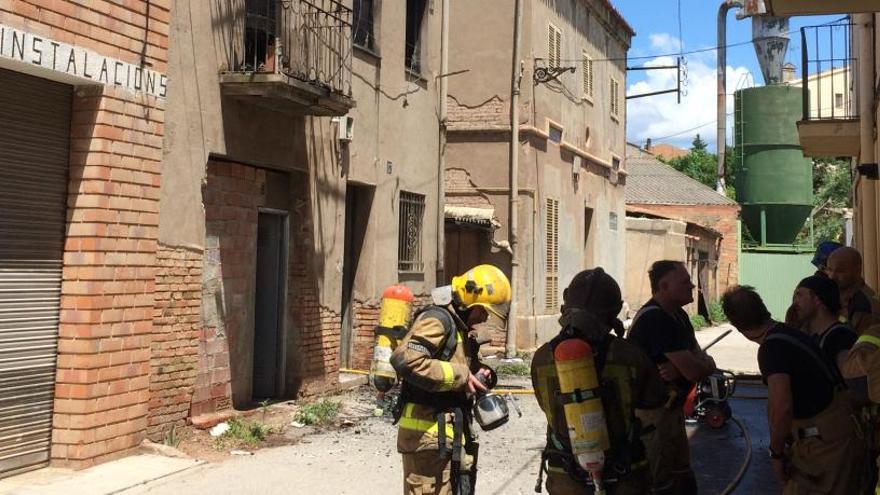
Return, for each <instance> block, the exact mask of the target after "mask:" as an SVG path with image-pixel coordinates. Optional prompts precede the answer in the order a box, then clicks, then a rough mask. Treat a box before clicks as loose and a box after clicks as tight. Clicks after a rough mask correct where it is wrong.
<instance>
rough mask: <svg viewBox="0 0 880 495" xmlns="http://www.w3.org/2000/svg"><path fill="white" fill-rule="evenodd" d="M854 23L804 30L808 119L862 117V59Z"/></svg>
mask: <svg viewBox="0 0 880 495" xmlns="http://www.w3.org/2000/svg"><path fill="white" fill-rule="evenodd" d="M852 27H853V24H852V23H850V22H840V23H834V24H823V25H820V26H806V27H802V28H801V74H802V76H801V88H802V90H803V119H804V120H837V119H856V118H858V115H859V114H858V111H859V109H858V102H857V100H856V96H857V95H858V77H857V76H858V59H857V57H855V56H854V55H853V53H852V39H853V38H852V34H853V31H852Z"/></svg>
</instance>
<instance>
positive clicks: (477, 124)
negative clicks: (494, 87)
mask: <svg viewBox="0 0 880 495" xmlns="http://www.w3.org/2000/svg"><path fill="white" fill-rule="evenodd" d="M447 102H448V118H449V127H450V129H452V130H467V129H486V128H495V127H497V128H500V129H509V128H510V110H509V108H510V106H509V105H508V103H507V102H505V101H503V100H502V99H501V98H499V97H497V96H496V97H493V98H492V99H490V100H489V101H486V102H483V103H481V104H479V105H476V106H468V105H464V104H461V103H459V102H458V101H457V100H456V99H455V98H454V97H453V96H449V98H448V100H447Z"/></svg>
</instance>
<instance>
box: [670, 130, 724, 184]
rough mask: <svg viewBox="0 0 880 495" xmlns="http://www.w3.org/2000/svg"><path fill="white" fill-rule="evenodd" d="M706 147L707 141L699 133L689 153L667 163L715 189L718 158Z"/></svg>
mask: <svg viewBox="0 0 880 495" xmlns="http://www.w3.org/2000/svg"><path fill="white" fill-rule="evenodd" d="M706 147H707V146H706V142H705V141H703V139H702V138H701V137H700V135H699V134H697V137H695V138H694V141H693V143H692V144H691V150H690V152H689V153H688V154H687V155H685V156H681V157H678V158H673V159H671V160H669V161H668V162H666V163H668V164H669V165H670V166H672V168H674V169H676V170H678V171H679V172H681V173H683V174H685V175H687V176H688V177H690V178H692V179H695V180H698V181H700V182H702V183H703V184H705V185H707V186H708V187H711V188H712V189H715V181H716V168H717V161H718V159H717V158H716V157H715V155H713V154H711V153H709V151H708V150H707V149H706Z"/></svg>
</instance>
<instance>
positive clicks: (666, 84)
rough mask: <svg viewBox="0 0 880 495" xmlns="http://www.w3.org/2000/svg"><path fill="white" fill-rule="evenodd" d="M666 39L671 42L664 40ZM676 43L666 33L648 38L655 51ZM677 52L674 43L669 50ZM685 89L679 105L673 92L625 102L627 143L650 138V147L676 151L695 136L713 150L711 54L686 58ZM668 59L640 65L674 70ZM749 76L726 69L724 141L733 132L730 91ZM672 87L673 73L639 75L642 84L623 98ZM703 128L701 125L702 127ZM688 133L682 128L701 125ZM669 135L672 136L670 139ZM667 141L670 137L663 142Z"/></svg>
mask: <svg viewBox="0 0 880 495" xmlns="http://www.w3.org/2000/svg"><path fill="white" fill-rule="evenodd" d="M670 40H671V41H670ZM672 42H674V43H677V40H675V38H674V37H672V36H670V35H668V34H663V33H660V34H653V35H651V43H652V45H655V47H659V46H663V45H664V44H668V43H672ZM675 46H676V48H677V44H676V45H675ZM687 59H688V64H687V84H686V86H683V89H684V91H685V92H686V94H684V95H682V98H681V104H678V102H677V101H676V95H675V94H674V93H671V94H666V95H660V96H649V97H646V98H636V99H633V100H627V139H628V140H629V141H631V142H634V143H637V144H644V142H645V140H646V139H648V138H651V139H652V140H653V141H654V142H655V143H658V142H661V141H663V142H670V143H673V144H676V145H679V146H682V147H690V143H691V141H693V138H694V136H695V135H696V134H698V133H699V134H700V136H701V137H702V138H703V139H704V140H705V141H706V142H707V143H709V147H710V148H712V149H715V142H716V139H715V133H716V130H715V127H716V124H715V122H716V118H715V109H716V102H717V81H716V70H715V54H714V52H708V53H706V54H696V55H689V56H688V57H687ZM674 64H675V60H674V59H673V58H672V57H658V58H655V59H652V60H650V61H647V62H646V63H645V65H649V66H658V65H674ZM750 77H751V74H750V72H749V70H748V69H747V68H745V67H731V66H728V67H727V92H728V98H727V113H728V115H729V116H728V126H727V131H728V140H727V142H728V143H730V142H731V141H732V139H731V138H730V136H732V128H733V97H732V96H731V94H732V93H733V91H734V90H735V89H737V88H738V87H741V86H742V85H743V83H744V82H745V81H749V80H750V79H749V78H750ZM675 86H676V71H675V70H674V69H672V70H653V71H646V72H645V79H644V80H642V81H639V82H636V83H633V84H630V85H629V87H628V88H627V95H634V94H642V93H650V92H654V91H662V90H666V89H672V88H675ZM703 124H705V125H703ZM701 125H702V127H700V128H699V129H694V130H691V131H688V132H684V133H683V132H682V131H687V130H688V129H691V128H694V127H698V126H701ZM672 135H675V136H672ZM667 136H672V137H667Z"/></svg>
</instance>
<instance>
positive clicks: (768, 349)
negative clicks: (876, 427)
mask: <svg viewBox="0 0 880 495" xmlns="http://www.w3.org/2000/svg"><path fill="white" fill-rule="evenodd" d="M722 305H723V308H724V313H725V314H726V315H727V318H728V319H729V320H730V323H731V324H732V325H733V326H735V327H736V328H737V329H738V330H739V331H740V332H741V333H742V334H743V335H744V336H745V337H746V338H748V339H749V340H752V341H754V342H757V343H758V344H759V345H760V347H759V348H758V366H759V367H760V370H761V377H762V378H763V380H764V383H766V384H767V398H768V401H767V419H768V423H769V427H770V459H771V463H772V465H773V471H774V472H775V473H776V476H777V477H778V478H779V479H780V480H781V481H782V482H783V483H785V484H786V486H785V492H784V493H787V494H788V493H792V494H797V493H829V494H841V495H843V494H854V493H860V488H861V487H860V482H861V476H862V474H863V473H862V471H863V468H864V465H863V460H864V455H865V442H864V440H863V439H862V438H860V435H861V433H860V431H859V429H858V427H857V425H856V423H855V419H854V417H853V412H852V409H851V407H850V404H849V401H848V400H847V398H846V395H845V394H844V393H843V391H842V390H843V384H842V382H841V379H840V376H839V374H838V373H837V372H836V371H835V370H834V365H833V364H832V363H831V361H829V360H828V358H826V356H825V354H824V353H823V352H822V351H821V350H820V349H819V347H818V346H817V345H816V343H815V342H814V341H813V339H811V338H810V337H809V336H808V335H807V334H805V333H804V332H802V331H799V330H795V329H793V328H790V327H788V326H786V325H784V324H782V323H778V322H776V321H774V320H773V319H771V318H770V312H769V311H767V307H766V306H765V305H764V302H763V301H762V300H761V296H759V295H758V294H757V293H756V292H755V291H754V289H752V288H751V287H732V288H731V289H729V290H728V291H727V292H726V293H725V294H724V297H723V299H722Z"/></svg>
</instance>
